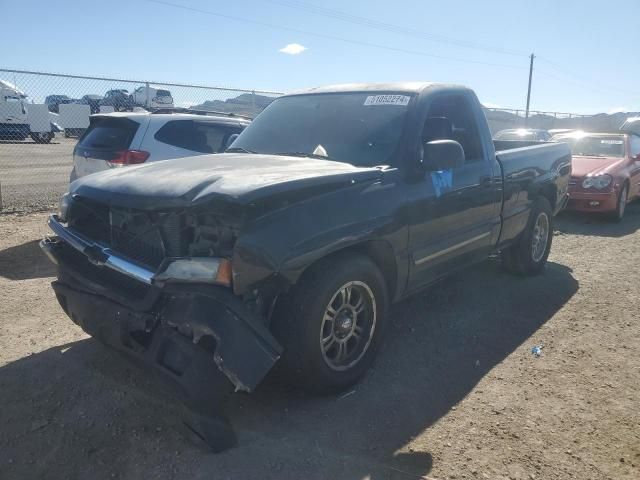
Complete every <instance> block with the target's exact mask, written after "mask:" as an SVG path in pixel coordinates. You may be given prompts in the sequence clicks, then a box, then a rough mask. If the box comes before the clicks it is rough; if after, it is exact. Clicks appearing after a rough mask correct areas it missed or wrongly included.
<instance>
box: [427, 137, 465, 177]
mask: <svg viewBox="0 0 640 480" xmlns="http://www.w3.org/2000/svg"><path fill="white" fill-rule="evenodd" d="M462 165H464V149H463V148H462V145H460V144H459V143H458V142H456V141H455V140H433V141H431V142H429V143H426V144H425V145H424V153H423V155H422V163H421V169H422V170H423V171H425V172H433V171H437V170H449V169H451V168H457V167H461V166H462Z"/></svg>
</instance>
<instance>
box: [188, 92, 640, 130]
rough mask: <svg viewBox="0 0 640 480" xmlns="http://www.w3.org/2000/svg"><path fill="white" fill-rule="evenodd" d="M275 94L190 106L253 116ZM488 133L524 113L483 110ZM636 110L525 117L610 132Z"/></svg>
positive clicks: (520, 121) (512, 124)
mask: <svg viewBox="0 0 640 480" xmlns="http://www.w3.org/2000/svg"><path fill="white" fill-rule="evenodd" d="M275 98H276V97H268V96H266V95H258V94H251V93H242V94H240V95H238V96H237V97H233V98H228V99H227V100H207V101H205V102H204V103H201V104H200V105H193V106H192V107H191V108H192V109H194V110H210V111H214V112H226V113H237V114H240V115H246V116H249V117H255V116H256V115H257V114H258V113H260V112H261V111H262V110H264V109H265V108H266V107H267V105H269V104H270V103H271V102H273V100H275ZM485 114H486V116H487V120H488V122H489V127H490V128H491V133H495V132H498V131H499V130H503V129H505V128H522V127H524V126H525V125H524V112H520V115H516V114H515V113H512V112H509V111H504V110H496V109H492V110H485ZM639 115H640V113H638V112H635V113H634V112H629V113H622V112H620V113H614V114H611V115H609V114H606V113H599V114H597V115H591V116H588V117H575V116H572V117H567V116H563V117H562V118H558V117H554V116H553V115H542V114H535V115H532V116H530V117H529V122H528V126H529V127H530V128H544V129H547V130H549V129H552V128H579V129H583V130H590V131H611V130H617V129H618V127H620V125H621V124H622V123H623V122H624V121H625V120H626V119H627V118H628V117H634V116H639Z"/></svg>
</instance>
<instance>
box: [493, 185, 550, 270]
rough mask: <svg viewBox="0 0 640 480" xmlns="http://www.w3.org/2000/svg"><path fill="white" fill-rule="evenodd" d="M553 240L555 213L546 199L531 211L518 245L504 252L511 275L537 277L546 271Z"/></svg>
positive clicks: (503, 259)
mask: <svg viewBox="0 0 640 480" xmlns="http://www.w3.org/2000/svg"><path fill="white" fill-rule="evenodd" d="M552 240H553V213H552V212H551V205H550V204H549V201H548V200H547V199H546V198H543V197H540V198H538V199H537V200H536V202H535V203H534V205H533V208H532V209H531V216H530V217H529V222H528V223H527V226H526V227H525V230H524V232H522V234H521V235H520V238H519V239H518V241H517V242H516V243H514V244H513V245H511V246H510V247H509V248H507V249H505V250H503V251H502V261H503V264H504V266H505V268H506V269H507V271H509V272H511V273H516V274H519V275H537V274H538V273H540V272H542V270H544V267H545V265H546V263H547V258H548V257H549V252H550V251H551V241H552Z"/></svg>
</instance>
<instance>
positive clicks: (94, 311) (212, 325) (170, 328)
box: [41, 195, 282, 451]
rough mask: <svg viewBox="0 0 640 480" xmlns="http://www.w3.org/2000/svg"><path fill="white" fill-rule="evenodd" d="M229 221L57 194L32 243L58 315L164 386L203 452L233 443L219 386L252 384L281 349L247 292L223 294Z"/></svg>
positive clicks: (233, 220)
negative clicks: (45, 268) (48, 276)
mask: <svg viewBox="0 0 640 480" xmlns="http://www.w3.org/2000/svg"><path fill="white" fill-rule="evenodd" d="M227 211H228V209H227ZM239 217H240V216H232V217H225V215H223V214H215V213H211V208H208V209H206V210H203V209H198V208H193V209H188V208H173V209H171V208H168V209H160V210H158V211H155V210H152V211H149V210H147V211H143V210H136V209H132V208H125V207H120V206H115V205H111V204H109V203H101V202H99V201H95V199H90V198H86V197H82V196H77V195H76V196H74V198H73V199H71V198H69V197H68V196H67V197H65V198H64V200H63V205H62V208H61V212H60V213H59V214H58V215H51V216H50V218H49V227H50V228H51V230H52V231H53V233H54V235H53V236H51V237H48V238H46V239H44V240H43V241H42V242H41V248H42V249H43V250H44V252H45V253H46V254H47V256H48V257H49V258H50V259H51V260H52V261H53V262H54V263H56V264H57V265H58V279H57V280H56V281H54V282H53V284H52V286H53V289H54V291H55V294H56V297H57V299H58V302H59V303H60V305H61V306H62V308H63V309H64V311H65V312H66V313H67V315H68V316H69V317H70V318H71V319H72V320H73V322H75V323H76V324H78V325H79V326H80V327H81V328H82V329H83V330H84V331H85V332H87V333H88V334H89V335H91V336H92V337H94V338H96V339H98V340H99V341H101V342H102V343H104V344H106V345H108V346H110V347H113V348H115V349H117V350H119V351H121V352H123V353H124V354H126V355H127V356H128V357H130V358H131V359H132V360H134V361H135V362H136V363H138V364H140V365H141V366H142V367H143V368H145V370H147V371H150V372H153V374H154V375H155V376H156V377H157V378H160V379H162V380H163V381H164V383H165V384H166V385H169V386H170V387H171V389H172V391H173V392H174V394H175V395H176V396H177V397H178V398H179V399H180V400H181V401H182V403H183V405H184V406H185V407H186V410H185V413H186V415H185V423H186V425H187V426H188V428H189V429H190V430H191V431H192V432H193V433H195V434H196V435H197V436H198V437H200V438H201V439H202V440H204V441H205V443H206V444H208V446H209V447H210V448H211V449H212V450H214V451H220V450H224V449H226V448H228V447H230V446H232V445H233V444H235V434H234V432H233V429H232V428H231V426H230V424H229V422H228V420H227V419H226V416H225V415H224V409H223V404H224V402H225V399H226V398H227V397H228V393H230V392H231V391H232V390H235V391H243V392H251V391H253V390H254V389H255V388H256V386H257V385H258V384H259V383H260V381H261V380H262V379H263V378H264V377H265V376H266V374H267V373H268V372H269V370H270V369H271V367H272V366H273V365H274V363H275V362H276V361H277V360H278V358H279V356H280V353H281V350H282V349H281V346H280V345H279V343H278V342H277V341H276V339H275V338H274V337H273V336H272V335H271V333H270V332H269V330H268V328H267V326H266V324H265V320H264V318H265V310H263V309H267V313H268V308H269V305H268V304H266V303H265V302H264V301H263V302H260V301H258V297H259V295H257V294H256V292H257V291H258V289H255V290H254V294H253V296H254V298H252V299H247V296H242V295H237V294H236V293H234V291H233V278H232V276H233V270H232V265H231V260H232V254H233V253H232V252H233V247H234V243H235V240H236V237H237V233H238V228H239V225H238V218H239ZM269 301H270V302H271V301H272V300H271V299H270V300H269Z"/></svg>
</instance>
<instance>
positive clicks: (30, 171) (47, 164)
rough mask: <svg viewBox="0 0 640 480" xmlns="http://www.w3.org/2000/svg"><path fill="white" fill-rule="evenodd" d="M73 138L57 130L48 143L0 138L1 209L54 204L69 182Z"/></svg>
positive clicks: (32, 207)
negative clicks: (57, 132) (58, 132)
mask: <svg viewBox="0 0 640 480" xmlns="http://www.w3.org/2000/svg"><path fill="white" fill-rule="evenodd" d="M77 142H78V139H77V138H64V136H63V135H61V134H57V135H56V137H55V138H54V139H53V140H52V141H51V143H49V144H45V145H41V144H37V143H35V142H33V141H32V140H31V139H27V140H25V141H23V142H18V141H15V142H12V141H8V140H0V187H1V189H2V204H3V211H7V210H10V211H26V210H34V209H42V208H43V207H48V206H50V205H55V204H56V203H57V202H58V199H59V198H60V195H62V194H63V193H64V192H66V191H67V187H68V186H69V174H70V173H71V168H72V167H73V158H72V152H73V147H74V146H75V145H76V143H77Z"/></svg>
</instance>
